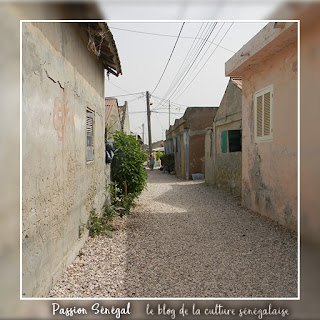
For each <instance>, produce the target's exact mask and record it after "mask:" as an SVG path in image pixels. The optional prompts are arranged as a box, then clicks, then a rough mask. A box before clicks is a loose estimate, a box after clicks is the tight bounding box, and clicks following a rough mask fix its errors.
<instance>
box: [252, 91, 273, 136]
mask: <svg viewBox="0 0 320 320" xmlns="http://www.w3.org/2000/svg"><path fill="white" fill-rule="evenodd" d="M268 92H270V134H269V135H264V129H265V127H264V95H265V94H266V93H268ZM260 96H262V99H263V100H262V101H263V102H262V136H261V137H260V136H259V137H258V133H257V121H258V119H257V118H258V114H257V100H258V97H260ZM272 140H273V85H270V86H268V87H265V88H263V89H261V90H259V91H256V92H255V93H254V141H255V142H268V141H272Z"/></svg>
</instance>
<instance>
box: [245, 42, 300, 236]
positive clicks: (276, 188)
mask: <svg viewBox="0 0 320 320" xmlns="http://www.w3.org/2000/svg"><path fill="white" fill-rule="evenodd" d="M242 79H243V82H242V83H243V86H242V91H243V96H242V127H243V130H242V143H243V144H242V150H243V152H242V179H243V183H242V202H243V205H244V206H246V207H248V208H251V209H252V210H254V211H257V212H259V213H261V214H263V215H265V216H268V217H270V218H271V219H273V220H275V221H278V222H279V223H281V224H282V225H285V226H287V227H289V228H291V229H294V230H296V227H297V46H296V45H295V44H292V45H290V46H287V47H286V48H284V49H283V50H281V51H279V52H278V53H277V54H276V55H273V56H271V57H270V58H269V59H267V60H265V61H264V63H262V64H260V65H257V66H256V67H254V68H252V70H251V71H248V72H247V73H245V74H244V75H243V77H242ZM269 85H273V86H274V98H273V124H274V125H273V141H271V142H259V143H256V142H255V141H254V114H253V110H254V100H253V99H254V93H255V92H256V91H258V90H260V89H263V88H265V87H267V86H269Z"/></svg>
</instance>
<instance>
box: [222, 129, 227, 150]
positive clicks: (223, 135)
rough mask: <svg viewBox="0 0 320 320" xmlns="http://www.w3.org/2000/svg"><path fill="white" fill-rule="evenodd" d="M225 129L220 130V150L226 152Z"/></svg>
mask: <svg viewBox="0 0 320 320" xmlns="http://www.w3.org/2000/svg"><path fill="white" fill-rule="evenodd" d="M227 151H228V149H227V131H222V132H221V152H227Z"/></svg>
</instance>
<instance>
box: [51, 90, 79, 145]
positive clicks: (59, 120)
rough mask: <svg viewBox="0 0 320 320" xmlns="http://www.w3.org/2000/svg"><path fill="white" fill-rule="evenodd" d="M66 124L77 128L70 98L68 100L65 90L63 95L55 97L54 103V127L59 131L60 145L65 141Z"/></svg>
mask: <svg viewBox="0 0 320 320" xmlns="http://www.w3.org/2000/svg"><path fill="white" fill-rule="evenodd" d="M66 125H70V126H71V127H72V128H75V124H74V115H73V113H72V111H71V110H70V108H69V105H68V100H66V97H65V92H64V91H63V97H62V98H59V97H57V98H55V100H54V105H53V127H54V128H55V129H56V131H57V132H58V142H59V144H60V145H62V143H63V138H64V131H65V127H66Z"/></svg>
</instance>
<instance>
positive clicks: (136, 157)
mask: <svg viewBox="0 0 320 320" xmlns="http://www.w3.org/2000/svg"><path fill="white" fill-rule="evenodd" d="M113 139H114V143H113V146H114V158H113V160H112V164H111V173H112V179H113V181H114V184H113V185H111V188H113V189H112V190H111V194H112V198H113V199H112V200H113V204H114V205H115V206H116V207H120V206H121V207H122V208H123V210H122V212H121V213H120V215H121V216H122V215H124V214H128V213H129V212H130V208H131V207H132V206H133V202H134V199H135V198H136V197H138V196H139V195H140V194H141V192H142V191H143V189H144V188H145V187H146V186H147V172H146V170H145V168H144V166H143V163H144V162H145V159H146V153H145V151H144V150H142V149H141V146H140V144H139V142H138V141H137V140H135V139H134V137H133V136H131V135H127V134H125V133H123V132H121V131H116V132H115V133H114V134H113Z"/></svg>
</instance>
